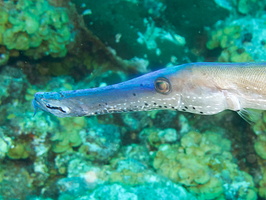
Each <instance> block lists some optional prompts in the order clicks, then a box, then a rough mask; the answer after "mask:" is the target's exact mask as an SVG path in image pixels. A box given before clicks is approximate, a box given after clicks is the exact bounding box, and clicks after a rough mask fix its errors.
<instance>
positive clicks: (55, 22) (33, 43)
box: [0, 0, 75, 63]
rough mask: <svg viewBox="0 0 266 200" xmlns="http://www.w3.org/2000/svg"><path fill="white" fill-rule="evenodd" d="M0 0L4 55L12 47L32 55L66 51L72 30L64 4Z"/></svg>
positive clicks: (0, 28) (54, 55) (64, 52)
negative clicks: (55, 5) (61, 5)
mask: <svg viewBox="0 0 266 200" xmlns="http://www.w3.org/2000/svg"><path fill="white" fill-rule="evenodd" d="M1 4H2V6H1V10H0V13H1V19H0V35H1V36H0V45H1V48H2V49H4V52H1V53H2V54H3V55H5V56H6V57H8V56H9V55H11V53H9V52H11V51H12V52H13V54H14V51H17V52H18V51H19V52H23V54H24V55H26V56H29V57H31V58H34V59H37V58H41V57H43V56H47V55H51V56H52V57H63V56H65V55H66V53H67V45H68V44H69V43H70V42H71V41H73V40H74V36H75V34H74V31H73V25H71V21H70V20H69V16H68V13H67V10H66V9H65V8H61V7H54V6H52V5H50V4H49V2H48V1H47V0H41V1H35V0H19V1H17V2H15V1H3V2H1ZM17 54H18V53H17ZM5 60H7V59H5ZM2 63H4V61H2Z"/></svg>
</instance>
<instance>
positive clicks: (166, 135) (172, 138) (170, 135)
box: [139, 128, 178, 147]
mask: <svg viewBox="0 0 266 200" xmlns="http://www.w3.org/2000/svg"><path fill="white" fill-rule="evenodd" d="M139 135H140V137H141V138H147V141H148V143H149V145H150V146H152V147H159V146H160V145H161V144H163V143H173V142H176V141H177V139H178V134H177V131H176V130H175V129H173V128H168V129H164V130H161V129H158V128H145V129H143V130H142V131H141V132H140V134H139Z"/></svg>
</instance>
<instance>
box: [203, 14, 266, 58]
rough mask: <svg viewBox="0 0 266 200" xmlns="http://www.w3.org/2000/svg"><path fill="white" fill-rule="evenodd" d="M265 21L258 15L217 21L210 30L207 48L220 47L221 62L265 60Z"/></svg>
mask: <svg viewBox="0 0 266 200" xmlns="http://www.w3.org/2000/svg"><path fill="white" fill-rule="evenodd" d="M265 21H266V15H261V16H260V17H250V16H247V17H242V18H237V19H228V20H226V21H219V22H217V24H216V25H215V29H214V30H213V29H212V30H211V31H210V38H209V41H208V42H207V48H208V49H214V48H221V49H222V52H221V54H220V56H219V58H218V61H221V62H249V61H254V60H256V61H263V60H265V51H266V48H265V44H264V43H265V39H264V38H265V31H264V29H265Z"/></svg>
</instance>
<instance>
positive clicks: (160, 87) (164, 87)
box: [154, 77, 171, 94]
mask: <svg viewBox="0 0 266 200" xmlns="http://www.w3.org/2000/svg"><path fill="white" fill-rule="evenodd" d="M154 86H155V90H156V91H157V92H159V93H161V94H168V93H169V92H171V84H170V82H169V80H168V79H166V78H164V77H159V78H157V79H156V80H155V82H154Z"/></svg>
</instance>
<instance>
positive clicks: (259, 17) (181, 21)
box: [0, 0, 266, 200]
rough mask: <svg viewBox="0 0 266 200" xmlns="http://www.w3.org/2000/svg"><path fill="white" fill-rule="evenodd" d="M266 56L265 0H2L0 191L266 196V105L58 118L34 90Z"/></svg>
mask: <svg viewBox="0 0 266 200" xmlns="http://www.w3.org/2000/svg"><path fill="white" fill-rule="evenodd" d="M265 60H266V1H262V0H98V1H90V0H71V1H70V0H0V102H1V106H0V118H1V120H0V200H17V199H26V200H52V199H59V200H71V199H77V200H85V199H86V200H91V199H92V200H94V199H95V200H98V199H108V200H138V199H141V200H164V199H174V200H186V199H187V200H197V199H199V200H205V199H206V200H211V199H214V200H223V199H229V200H231V199H232V200H235V199H237V200H255V199H261V200H263V199H266V112H262V113H261V115H260V116H261V117H260V119H258V120H257V121H256V122H255V123H254V124H248V123H247V122H246V121H244V120H243V119H242V118H241V117H239V116H238V115H237V114H236V113H235V112H231V111H224V112H222V113H220V114H217V115H213V116H201V115H195V114H189V113H182V112H176V111H166V110H161V111H149V112H135V113H121V114H108V115H100V116H94V117H80V118H58V117H55V116H53V115H51V114H48V113H45V112H42V111H39V112H37V113H36V114H35V116H33V115H34V108H33V107H32V103H31V102H32V99H33V98H34V94H35V93H36V92H40V91H65V90H75V89H85V88H92V87H99V86H105V85H110V84H114V83H119V82H122V81H125V80H128V79H131V78H134V77H137V76H139V75H142V74H145V73H148V72H151V71H154V70H157V69H159V68H164V67H171V66H175V65H179V64H184V63H190V62H199V61H200V62H202V61H209V62H251V61H256V62H258V61H260V62H261V61H265Z"/></svg>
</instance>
